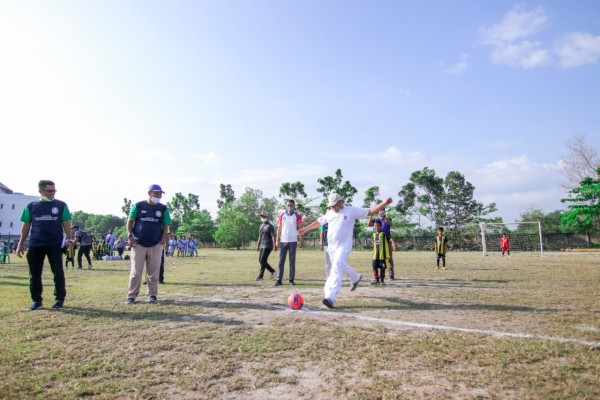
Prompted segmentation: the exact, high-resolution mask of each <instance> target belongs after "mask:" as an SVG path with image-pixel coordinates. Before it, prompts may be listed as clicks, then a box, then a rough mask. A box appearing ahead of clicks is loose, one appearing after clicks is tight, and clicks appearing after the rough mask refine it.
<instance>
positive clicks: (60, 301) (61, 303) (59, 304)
mask: <svg viewBox="0 0 600 400" xmlns="http://www.w3.org/2000/svg"><path fill="white" fill-rule="evenodd" d="M63 304H65V302H64V300H56V301H55V302H54V304H52V308H54V309H58V308H62V306H63Z"/></svg>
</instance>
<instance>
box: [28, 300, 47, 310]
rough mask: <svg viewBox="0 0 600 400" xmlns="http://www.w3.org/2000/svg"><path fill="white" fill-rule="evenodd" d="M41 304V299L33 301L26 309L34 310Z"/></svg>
mask: <svg viewBox="0 0 600 400" xmlns="http://www.w3.org/2000/svg"><path fill="white" fill-rule="evenodd" d="M42 305H43V303H42V302H41V301H34V302H33V304H32V305H30V306H29V308H28V309H27V310H28V311H35V310H37V309H38V308H40V307H41V306H42Z"/></svg>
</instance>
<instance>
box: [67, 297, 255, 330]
mask: <svg viewBox="0 0 600 400" xmlns="http://www.w3.org/2000/svg"><path fill="white" fill-rule="evenodd" d="M161 303H162V304H169V302H166V301H164V302H161ZM161 303H159V304H153V305H152V307H157V308H158V307H160V304H161ZM172 304H175V303H174V302H172ZM177 305H182V304H177ZM197 305H199V304H197ZM140 306H143V304H132V305H129V306H127V307H128V309H127V310H123V311H121V310H102V309H97V308H84V307H65V308H63V309H62V310H61V312H62V313H65V314H71V315H77V316H81V317H85V318H113V319H121V320H131V321H143V320H150V321H170V322H182V323H186V322H189V321H202V322H210V323H213V324H221V325H245V323H244V322H243V321H238V320H234V319H224V318H220V317H217V316H212V315H200V314H197V315H190V314H182V313H177V312H167V311H160V309H159V308H158V309H154V310H148V309H146V310H140V309H139V307H140ZM136 307H138V309H136ZM205 307H207V305H205Z"/></svg>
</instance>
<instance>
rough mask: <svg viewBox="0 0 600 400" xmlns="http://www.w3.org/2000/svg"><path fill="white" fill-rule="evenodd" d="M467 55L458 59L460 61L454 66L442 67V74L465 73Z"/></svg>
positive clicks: (467, 66) (467, 63)
mask: <svg viewBox="0 0 600 400" xmlns="http://www.w3.org/2000/svg"><path fill="white" fill-rule="evenodd" d="M469 58H470V57H469V55H468V54H463V55H462V56H461V57H460V61H458V62H457V63H456V64H453V65H450V66H448V67H445V66H442V72H443V73H445V74H448V75H458V74H460V73H463V72H465V70H466V69H467V68H469V62H468V60H469Z"/></svg>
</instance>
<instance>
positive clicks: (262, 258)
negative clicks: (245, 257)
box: [258, 248, 275, 278]
mask: <svg viewBox="0 0 600 400" xmlns="http://www.w3.org/2000/svg"><path fill="white" fill-rule="evenodd" d="M271 251H273V248H261V249H260V252H259V253H258V262H259V263H260V273H259V274H258V276H260V277H261V278H262V277H263V276H264V275H265V269H266V270H267V271H269V272H270V273H273V272H275V270H274V269H273V267H271V266H270V265H269V262H268V261H267V260H268V259H269V254H271Z"/></svg>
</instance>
